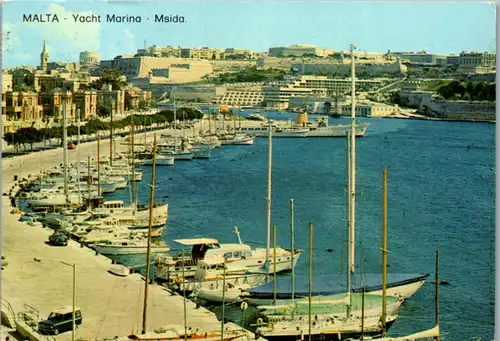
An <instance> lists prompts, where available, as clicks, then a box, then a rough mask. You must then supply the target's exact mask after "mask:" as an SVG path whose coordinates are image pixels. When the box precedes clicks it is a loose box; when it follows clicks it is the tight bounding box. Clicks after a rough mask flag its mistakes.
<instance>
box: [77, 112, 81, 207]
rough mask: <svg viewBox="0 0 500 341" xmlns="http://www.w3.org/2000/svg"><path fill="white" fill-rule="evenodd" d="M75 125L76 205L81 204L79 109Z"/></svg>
mask: <svg viewBox="0 0 500 341" xmlns="http://www.w3.org/2000/svg"><path fill="white" fill-rule="evenodd" d="M76 126H77V129H78V134H77V137H76V174H77V175H76V176H77V178H76V186H77V188H78V205H79V206H81V205H82V194H81V191H80V109H77V110H76Z"/></svg>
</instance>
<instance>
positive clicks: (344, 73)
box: [292, 62, 406, 77]
mask: <svg viewBox="0 0 500 341" xmlns="http://www.w3.org/2000/svg"><path fill="white" fill-rule="evenodd" d="M292 67H293V68H295V69H297V70H298V72H300V73H302V74H313V75H319V74H324V75H329V76H334V75H335V76H336V77H349V76H350V74H351V65H350V64H340V63H293V64H292ZM405 72H406V68H405V67H404V66H403V65H401V64H400V63H399V62H396V63H392V64H356V75H357V76H359V77H361V76H370V75H378V76H380V75H389V76H400V75H402V74H403V73H405Z"/></svg>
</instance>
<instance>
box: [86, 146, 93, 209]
mask: <svg viewBox="0 0 500 341" xmlns="http://www.w3.org/2000/svg"><path fill="white" fill-rule="evenodd" d="M92 180H93V177H92V175H91V174H90V155H89V156H88V157H87V187H88V192H89V203H88V206H89V207H90V206H91V205H90V199H91V198H92V195H91V190H92V183H93V181H92Z"/></svg>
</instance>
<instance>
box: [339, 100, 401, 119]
mask: <svg viewBox="0 0 500 341" xmlns="http://www.w3.org/2000/svg"><path fill="white" fill-rule="evenodd" d="M355 108H356V109H355V111H356V116H357V117H386V116H392V115H395V114H398V113H400V112H401V109H400V108H399V107H398V106H397V105H395V106H392V105H387V104H383V103H377V102H369V101H360V102H358V103H356V106H355ZM351 110H352V108H351V104H350V103H349V104H347V105H344V106H342V113H341V115H342V116H351Z"/></svg>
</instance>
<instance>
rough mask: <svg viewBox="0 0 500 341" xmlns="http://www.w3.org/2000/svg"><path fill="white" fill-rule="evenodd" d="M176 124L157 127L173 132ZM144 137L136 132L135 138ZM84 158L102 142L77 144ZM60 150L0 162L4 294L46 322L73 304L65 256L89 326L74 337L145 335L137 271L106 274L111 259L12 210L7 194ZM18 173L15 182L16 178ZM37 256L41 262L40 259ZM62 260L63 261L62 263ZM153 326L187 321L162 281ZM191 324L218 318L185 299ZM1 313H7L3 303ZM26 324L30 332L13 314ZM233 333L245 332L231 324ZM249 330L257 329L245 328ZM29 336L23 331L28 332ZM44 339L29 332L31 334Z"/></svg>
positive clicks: (154, 292)
mask: <svg viewBox="0 0 500 341" xmlns="http://www.w3.org/2000/svg"><path fill="white" fill-rule="evenodd" d="M171 131H172V129H170V130H169V129H165V130H161V131H157V133H169V132H171ZM138 136H141V137H142V134H136V137H138ZM122 139H123V138H121V137H120V138H117V139H116V151H117V152H120V151H123V150H126V149H127V146H125V145H122V144H121V142H122ZM79 148H81V150H80V156H81V159H84V158H86V157H87V155H91V156H93V155H95V154H96V152H97V141H92V142H89V143H84V144H81V145H80V146H79ZM61 152H62V148H58V149H55V150H48V151H42V152H36V153H31V154H28V155H22V156H18V157H14V158H9V159H3V160H2V181H3V189H4V190H3V194H4V195H2V208H1V209H2V254H3V255H4V256H5V257H6V260H7V261H8V265H7V266H5V267H4V269H3V270H2V272H1V276H2V298H3V300H4V302H7V303H8V306H9V307H10V308H11V309H12V310H13V311H14V312H15V314H16V316H19V314H20V313H22V312H23V311H26V304H27V305H29V306H31V307H33V308H34V309H36V311H37V314H38V318H39V319H44V318H46V316H48V314H49V313H50V312H51V311H52V310H54V309H57V308H59V307H61V306H64V305H66V306H71V302H72V301H71V297H72V284H71V283H72V271H71V268H70V267H67V266H64V265H62V264H60V263H61V261H65V262H67V263H73V264H76V302H77V306H79V307H80V308H81V310H82V315H83V320H84V323H83V324H82V325H81V326H80V327H79V328H78V329H77V338H79V339H81V338H83V339H104V338H108V339H109V338H114V337H115V336H119V337H122V336H127V335H129V334H130V333H131V331H133V332H136V333H137V332H140V322H141V321H142V318H140V316H141V312H142V305H143V301H144V297H143V294H144V279H143V277H142V276H141V275H140V274H137V273H134V274H131V275H129V276H127V277H117V276H114V275H112V274H110V273H108V270H109V267H110V265H111V264H112V261H111V260H110V259H109V258H107V257H105V256H103V255H96V253H95V252H94V251H93V250H91V249H89V248H86V247H82V246H81V245H80V244H79V243H77V242H75V241H73V240H70V241H69V243H68V246H67V247H62V248H59V247H53V246H49V245H47V244H46V243H45V242H46V241H47V239H48V237H49V236H50V234H51V230H50V229H47V228H43V229H42V228H38V227H32V226H29V225H28V224H26V223H23V222H20V221H18V219H19V217H20V214H15V213H12V211H13V210H14V207H12V206H11V201H10V198H9V196H6V195H5V194H6V193H7V194H8V193H9V192H10V194H12V195H14V193H13V192H12V191H14V192H15V191H17V190H19V186H18V184H19V183H22V182H23V179H24V180H25V181H27V180H29V179H35V178H36V176H37V175H38V174H40V173H41V172H40V169H41V168H43V169H49V168H52V167H55V166H58V165H60V164H61V163H62V159H63V157H62V153H61ZM108 154H109V139H105V140H101V156H102V157H105V156H108ZM76 157H77V153H76V152H70V151H68V163H70V162H74V161H75V160H76ZM14 176H17V179H18V181H15V180H14ZM35 258H37V259H39V260H40V261H35V260H34V259H35ZM58 263H59V264H58ZM149 290H150V295H149V297H148V298H149V303H148V312H149V313H148V316H149V317H148V324H147V328H148V330H149V331H154V330H156V329H158V328H161V327H163V326H166V325H172V324H176V325H183V324H184V320H183V304H184V303H183V301H184V300H183V298H182V297H181V296H179V295H177V294H172V293H171V292H169V291H168V290H166V288H164V287H162V286H159V285H157V284H151V285H150V286H149ZM186 306H187V324H188V326H189V327H192V328H193V329H197V328H198V329H200V330H202V331H203V332H217V331H220V328H221V327H220V326H221V324H220V321H218V319H217V317H216V315H215V314H214V313H212V312H210V311H209V310H207V309H205V308H203V307H198V306H196V305H195V303H193V302H192V301H190V300H188V299H186ZM2 314H5V315H9V313H8V312H7V311H6V308H5V307H4V304H3V305H2ZM14 319H15V321H16V324H18V325H19V326H20V327H21V329H26V328H27V329H28V330H29V329H31V328H29V327H27V326H26V324H25V323H23V322H20V320H19V317H14ZM225 328H226V329H228V330H244V329H243V328H241V327H239V326H236V325H235V324H232V323H226V324H225ZM245 333H247V335H250V337H253V334H252V333H250V332H248V331H245ZM23 336H26V335H23ZM41 338H43V339H45V337H40V335H39V334H37V333H36V332H33V331H31V337H30V339H31V340H32V341H33V340H37V339H41ZM54 339H55V340H57V341H59V340H61V341H63V340H64V341H69V340H71V333H63V334H60V335H57V336H55V337H54Z"/></svg>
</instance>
